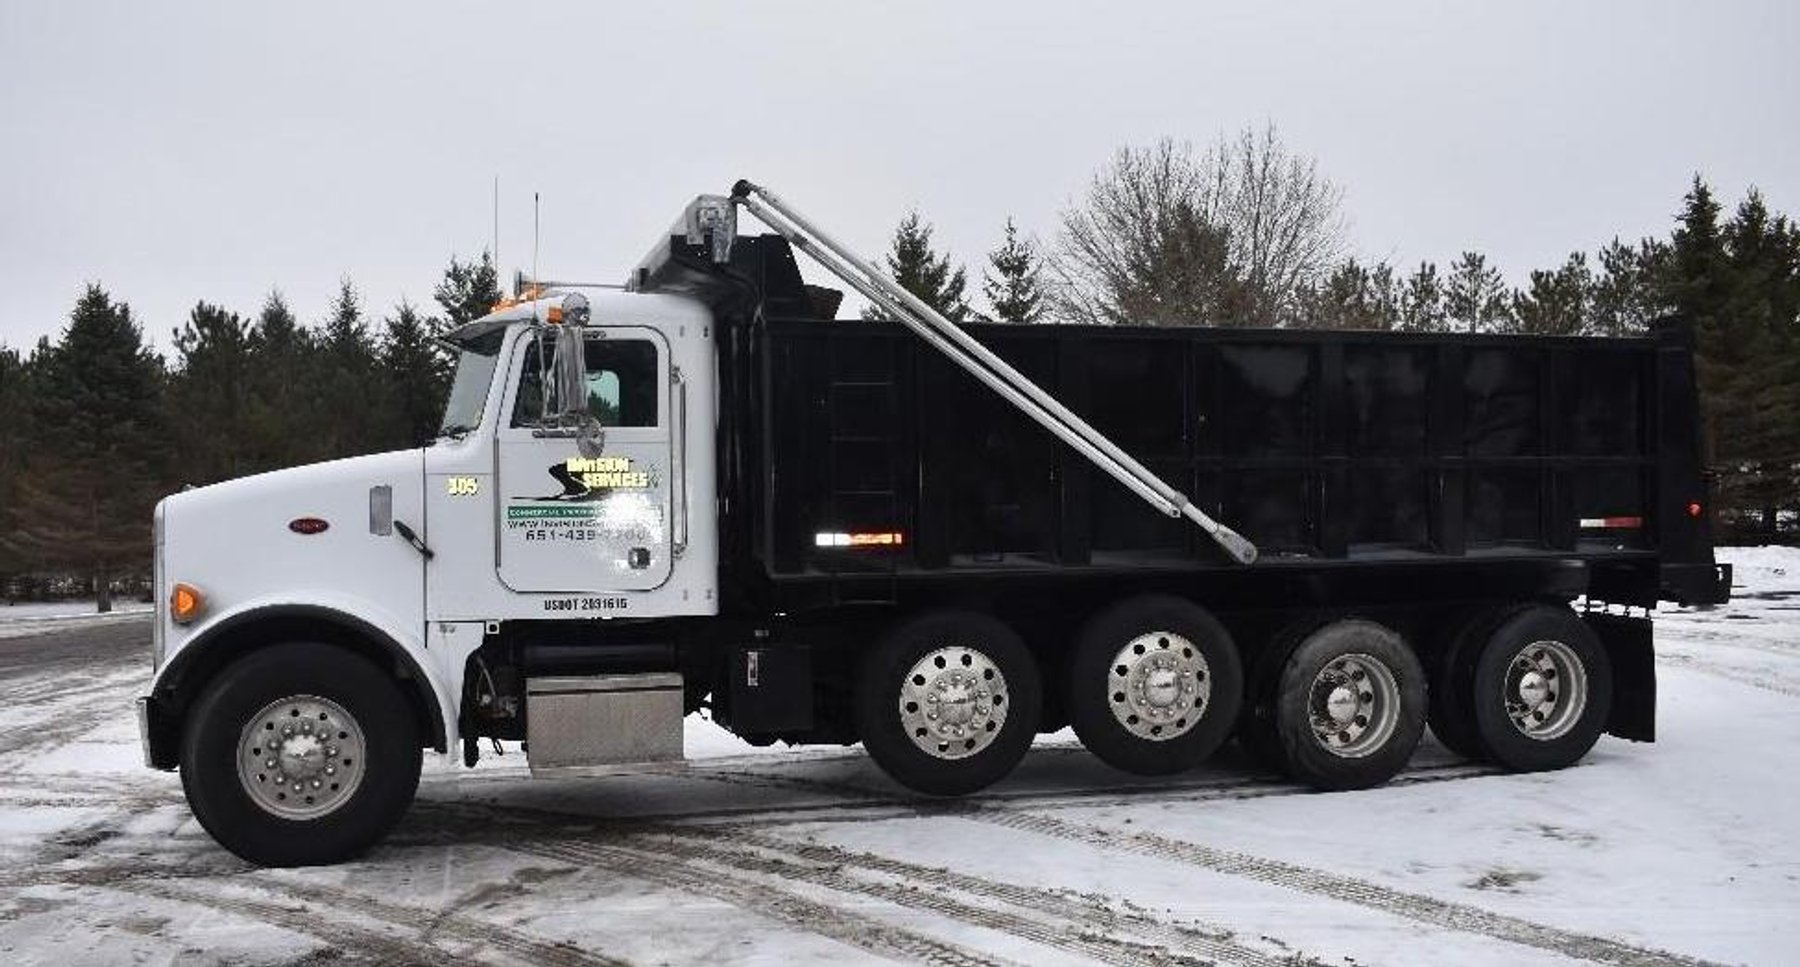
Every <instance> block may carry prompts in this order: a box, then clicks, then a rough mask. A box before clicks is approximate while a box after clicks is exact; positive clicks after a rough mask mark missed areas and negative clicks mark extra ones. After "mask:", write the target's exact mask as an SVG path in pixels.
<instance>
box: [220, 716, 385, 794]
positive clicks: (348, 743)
mask: <svg viewBox="0 0 1800 967" xmlns="http://www.w3.org/2000/svg"><path fill="white" fill-rule="evenodd" d="M367 747H368V744H367V743H366V742H365V741H364V739H363V731H362V726H360V725H358V724H357V722H356V719H355V718H354V717H353V716H351V714H350V713H349V712H347V711H345V710H344V707H343V706H342V705H339V704H338V703H336V702H334V701H332V700H331V699H328V698H320V697H319V696H317V695H290V696H288V697H287V698H284V699H280V700H278V701H274V702H270V703H269V704H267V705H265V706H263V708H262V711H260V712H257V713H256V714H255V715H254V716H252V717H251V719H250V721H249V723H248V724H246V725H245V726H244V731H243V733H242V734H241V735H240V736H239V737H238V781H239V782H241V783H243V785H244V791H245V792H247V793H249V795H250V798H251V799H252V800H253V801H254V802H255V803H256V804H257V806H259V807H261V808H262V809H263V810H264V811H266V812H269V813H272V814H274V815H277V816H280V817H282V818H284V819H301V820H304V819H318V818H319V817H321V816H325V815H328V814H330V813H332V812H334V811H336V810H337V809H338V808H340V807H342V806H343V805H344V803H346V802H349V801H350V797H351V796H352V795H353V794H354V793H355V792H356V787H357V786H358V785H360V784H361V783H362V777H363V772H364V770H365V769H366V768H367V767H366V765H365V764H364V761H363V760H364V756H365V753H366V750H367Z"/></svg>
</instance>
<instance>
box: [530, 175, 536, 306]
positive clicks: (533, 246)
mask: <svg viewBox="0 0 1800 967" xmlns="http://www.w3.org/2000/svg"><path fill="white" fill-rule="evenodd" d="M537 280H538V193H537V192H535V191H534V192H532V193H531V298H532V300H533V301H534V302H535V301H536V300H537V297H538V291H537ZM533 315H536V313H535V312H534V313H533Z"/></svg>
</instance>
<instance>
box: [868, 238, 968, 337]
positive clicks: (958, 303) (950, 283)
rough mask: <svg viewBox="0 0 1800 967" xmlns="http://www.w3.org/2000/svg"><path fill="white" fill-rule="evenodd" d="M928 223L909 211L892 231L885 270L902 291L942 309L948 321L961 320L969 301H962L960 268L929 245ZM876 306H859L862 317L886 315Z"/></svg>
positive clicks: (962, 287) (962, 277)
mask: <svg viewBox="0 0 1800 967" xmlns="http://www.w3.org/2000/svg"><path fill="white" fill-rule="evenodd" d="M931 231H932V229H931V226H930V225H929V224H926V223H925V222H924V221H922V220H921V219H920V218H919V213H918V212H911V213H909V214H908V215H907V216H906V217H905V218H904V219H902V220H901V222H900V227H899V228H898V229H895V231H894V244H893V250H892V251H890V252H889V253H888V256H887V266H888V274H889V275H891V276H893V277H894V281H896V282H898V283H900V286H901V287H902V288H904V289H905V290H906V291H908V292H911V293H912V294H913V295H914V296H917V297H918V298H919V300H920V301H922V302H924V303H925V304H926V305H928V306H930V307H932V308H933V309H936V310H937V311H938V312H940V313H942V314H943V315H944V316H945V317H946V318H948V319H949V320H950V321H951V322H962V321H963V320H964V319H967V318H968V316H969V305H968V303H967V302H964V301H963V290H964V289H965V288H966V287H967V285H968V280H967V279H966V278H965V277H964V273H963V270H962V268H961V267H960V266H959V267H957V268H956V269H955V270H954V271H952V270H951V268H950V256H948V255H940V254H938V253H937V252H935V251H934V250H933V249H932V247H931ZM887 317H888V316H887V313H885V312H883V311H882V310H881V309H880V308H879V307H876V306H870V307H868V308H867V309H864V310H863V318H864V319H886V318H887Z"/></svg>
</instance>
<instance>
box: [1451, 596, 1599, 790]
mask: <svg viewBox="0 0 1800 967" xmlns="http://www.w3.org/2000/svg"><path fill="white" fill-rule="evenodd" d="M1472 684H1473V692H1472V697H1471V703H1470V707H1471V709H1472V710H1473V712H1474V719H1475V727H1476V729H1477V733H1478V735H1479V737H1480V740H1481V745H1482V748H1483V749H1485V750H1486V751H1487V754H1488V756H1489V757H1490V758H1492V759H1493V761H1495V762H1497V763H1499V764H1500V765H1503V766H1505V767H1506V768H1508V769H1513V770H1515V771H1519V772H1535V771H1539V770H1544V769H1561V768H1563V767H1564V766H1568V765H1572V764H1574V763H1575V762H1576V761H1578V760H1580V759H1581V757H1582V756H1584V755H1587V753H1588V750H1589V749H1592V748H1593V747H1594V743H1595V742H1597V741H1598V740H1599V738H1600V733H1601V732H1603V731H1605V729H1606V722H1607V719H1608V718H1609V717H1610V716H1611V714H1612V695H1613V688H1612V662H1611V660H1610V659H1608V657H1607V654H1606V649H1605V647H1603V646H1602V645H1601V644H1600V640H1599V637H1598V636H1596V635H1595V634H1594V632H1593V629H1591V628H1589V627H1588V626H1587V623H1586V622H1584V621H1582V620H1581V619H1580V618H1579V617H1577V616H1576V615H1575V613H1574V612H1572V611H1570V610H1569V609H1568V608H1566V607H1562V606H1554V605H1532V606H1529V607H1526V608H1522V609H1520V610H1518V611H1516V612H1514V613H1512V614H1511V615H1509V616H1508V617H1507V618H1506V620H1504V621H1502V622H1500V623H1499V625H1498V626H1497V627H1495V628H1494V629H1493V631H1492V632H1491V634H1490V635H1489V636H1488V638H1487V640H1486V641H1485V642H1484V643H1483V646H1482V649H1481V653H1480V655H1479V656H1478V657H1477V658H1476V660H1475V667H1474V675H1473V678H1472Z"/></svg>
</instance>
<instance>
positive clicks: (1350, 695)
mask: <svg viewBox="0 0 1800 967" xmlns="http://www.w3.org/2000/svg"><path fill="white" fill-rule="evenodd" d="M1359 698H1360V696H1358V695H1357V693H1356V692H1353V691H1351V690H1350V689H1349V688H1347V687H1345V686H1343V685H1339V686H1338V687H1337V688H1334V689H1332V690H1331V695H1330V696H1329V697H1327V698H1326V699H1325V711H1326V712H1328V713H1330V715H1331V720H1332V721H1333V722H1336V723H1338V724H1339V725H1342V724H1344V723H1345V722H1350V721H1354V720H1355V718H1356V709H1357V705H1358V704H1359Z"/></svg>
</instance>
